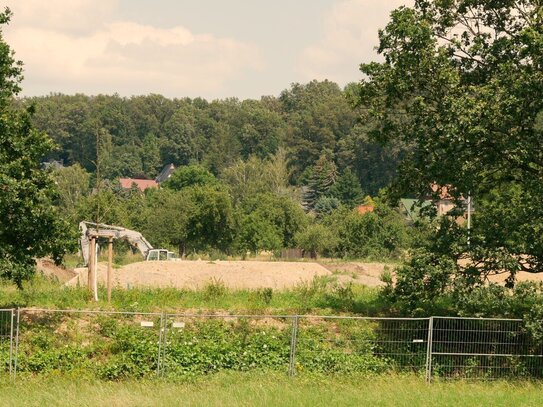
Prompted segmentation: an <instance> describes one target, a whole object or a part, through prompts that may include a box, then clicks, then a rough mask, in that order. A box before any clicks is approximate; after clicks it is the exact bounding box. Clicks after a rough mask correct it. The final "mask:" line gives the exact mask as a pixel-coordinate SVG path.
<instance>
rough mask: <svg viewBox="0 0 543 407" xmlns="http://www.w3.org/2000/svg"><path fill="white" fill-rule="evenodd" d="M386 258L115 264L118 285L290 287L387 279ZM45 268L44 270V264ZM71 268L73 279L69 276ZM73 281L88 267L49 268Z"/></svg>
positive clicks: (102, 266)
mask: <svg viewBox="0 0 543 407" xmlns="http://www.w3.org/2000/svg"><path fill="white" fill-rule="evenodd" d="M384 267H385V266H384V264H381V263H344V262H341V263H326V264H324V265H321V264H319V263H316V262H284V261H247V260H245V261H206V260H196V261H190V260H183V261H175V262H172V261H148V262H137V263H132V264H128V265H126V266H124V267H121V268H113V270H112V271H113V274H112V280H113V285H114V286H115V287H117V288H134V287H175V288H184V289H200V288H203V287H205V286H206V285H208V284H210V283H214V282H220V283H222V284H224V285H225V286H226V287H228V288H231V289H258V288H266V287H269V288H273V289H286V288H291V287H295V286H297V285H299V284H301V283H304V282H309V281H311V280H313V278H315V277H317V276H332V275H333V276H335V277H336V278H337V280H338V281H339V282H344V283H348V282H353V283H358V284H364V285H367V286H377V285H380V284H382V283H381V282H380V280H379V276H380V274H381V273H382V271H383V269H384ZM42 271H43V269H42ZM67 273H70V275H71V278H68V279H66V274H67ZM45 274H49V275H54V276H56V277H57V278H58V279H59V280H60V281H62V282H65V284H66V285H68V286H76V285H81V286H84V285H86V284H87V281H88V275H87V269H86V268H77V269H75V270H74V271H73V272H70V271H68V270H64V271H62V272H60V271H59V270H54V269H53V270H49V271H47V272H45ZM106 275H107V264H106V263H99V267H98V283H99V284H105V283H106Z"/></svg>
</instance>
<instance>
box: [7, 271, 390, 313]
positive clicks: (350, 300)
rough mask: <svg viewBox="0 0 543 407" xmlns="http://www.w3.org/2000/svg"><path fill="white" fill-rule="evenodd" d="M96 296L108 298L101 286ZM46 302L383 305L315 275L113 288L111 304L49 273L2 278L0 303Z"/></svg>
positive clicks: (320, 308)
mask: <svg viewBox="0 0 543 407" xmlns="http://www.w3.org/2000/svg"><path fill="white" fill-rule="evenodd" d="M99 298H101V299H104V298H106V291H105V288H104V287H101V288H100V293H99ZM12 307H13V308H16V307H44V308H57V309H72V308H75V309H117V310H123V311H142V312H151V311H153V312H155V311H156V312H160V311H163V310H164V311H177V310H187V309H190V310H194V309H198V310H228V312H230V313H232V312H237V311H239V312H249V313H255V314H256V313H273V314H284V313H288V314H292V313H316V314H338V313H359V314H363V315H366V316H374V315H380V314H381V313H382V312H384V310H385V307H384V305H383V304H382V303H381V302H380V299H379V296H378V289H375V288H368V287H365V286H362V285H352V286H350V285H348V286H338V285H337V284H335V282H334V277H333V276H332V277H321V278H316V279H315V280H313V281H312V282H309V283H300V284H299V285H298V286H297V287H295V288H293V289H290V290H282V291H278V290H272V289H261V290H230V289H228V288H226V287H225V286H224V285H223V284H222V283H221V282H220V281H219V282H214V283H210V284H208V285H207V286H206V287H204V288H203V289H202V290H197V291H195V290H179V289H175V288H147V289H146V288H134V289H130V290H125V289H117V290H113V294H112V303H111V304H107V302H105V301H104V300H101V301H99V302H94V301H92V299H91V295H90V293H89V292H88V291H87V290H86V289H85V288H82V287H64V286H62V285H61V284H60V283H58V282H56V281H54V280H51V279H50V278H46V277H42V276H39V275H37V276H36V277H35V278H34V279H33V280H32V281H30V282H26V283H25V284H24V289H23V290H18V289H17V288H16V287H15V286H14V285H13V284H10V283H6V282H0V308H12Z"/></svg>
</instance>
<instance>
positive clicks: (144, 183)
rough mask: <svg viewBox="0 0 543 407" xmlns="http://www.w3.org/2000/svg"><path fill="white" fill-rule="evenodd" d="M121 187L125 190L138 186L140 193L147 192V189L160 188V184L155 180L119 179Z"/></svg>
mask: <svg viewBox="0 0 543 407" xmlns="http://www.w3.org/2000/svg"><path fill="white" fill-rule="evenodd" d="M119 182H120V183H121V187H122V188H125V189H130V188H132V185H134V184H135V185H136V186H137V187H138V188H139V189H140V191H145V190H146V189H147V188H158V184H157V182H156V181H155V180H153V179H137V178H119Z"/></svg>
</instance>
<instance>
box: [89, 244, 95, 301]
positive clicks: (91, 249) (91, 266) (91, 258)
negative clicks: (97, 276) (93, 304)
mask: <svg viewBox="0 0 543 407" xmlns="http://www.w3.org/2000/svg"><path fill="white" fill-rule="evenodd" d="M95 252H96V239H95V238H94V236H91V237H90V241H89V261H88V265H87V268H88V279H87V287H88V289H89V291H90V292H92V286H93V282H94V280H93V279H92V275H93V273H94V259H95V256H94V253H95Z"/></svg>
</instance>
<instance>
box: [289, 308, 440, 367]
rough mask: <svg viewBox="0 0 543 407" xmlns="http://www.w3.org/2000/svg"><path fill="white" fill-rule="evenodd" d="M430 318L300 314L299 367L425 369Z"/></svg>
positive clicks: (298, 335)
mask: <svg viewBox="0 0 543 407" xmlns="http://www.w3.org/2000/svg"><path fill="white" fill-rule="evenodd" d="M428 326H429V318H420V319H409V318H404V319H395V318H362V317H360V318H358V317H316V316H304V317H300V321H299V324H298V332H297V348H296V361H295V368H296V371H300V372H302V371H311V372H319V373H383V372H386V371H404V372H405V371H407V372H424V370H425V366H426V360H427V348H428Z"/></svg>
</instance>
